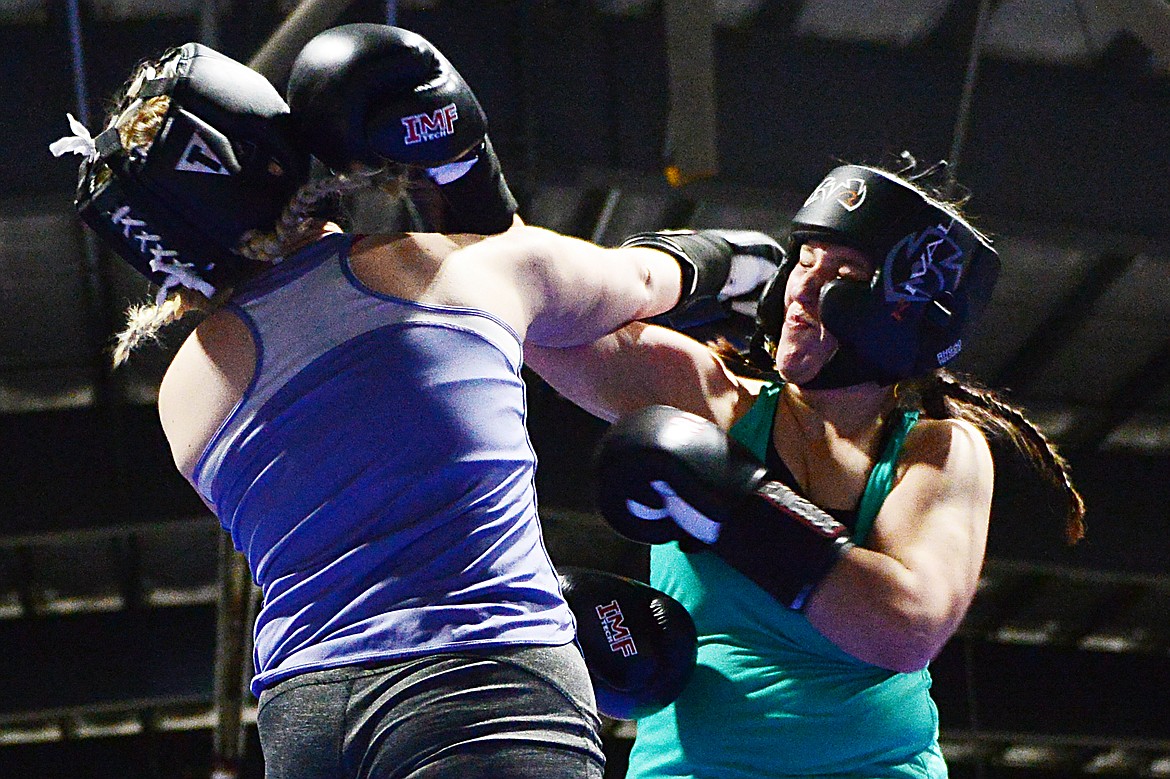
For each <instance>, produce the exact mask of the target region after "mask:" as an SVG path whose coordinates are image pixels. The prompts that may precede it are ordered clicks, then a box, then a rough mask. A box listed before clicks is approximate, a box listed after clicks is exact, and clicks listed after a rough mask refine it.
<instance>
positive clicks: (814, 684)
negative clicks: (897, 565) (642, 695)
mask: <svg viewBox="0 0 1170 779" xmlns="http://www.w3.org/2000/svg"><path fill="white" fill-rule="evenodd" d="M779 391H780V386H779V385H775V384H773V385H767V386H765V387H764V389H763V391H762V392H761V393H760V396H759V398H758V399H757V400H756V403H755V404H754V405H753V407H752V408H751V410H750V411H749V412H748V413H747V414H746V415H744V417H743V418H742V419H741V420H739V422H737V423H736V425H735V426H734V427H733V428H732V429H731V435H732V436H733V437H735V438H736V439H737V440H739V441H740V442H741V443H743V444H744V445H745V446H747V447H748V448H749V449H750V450H751V451H752V452H753V454H755V455H756V457H758V458H759V459H760V461H761V462H764V461H767V460H768V459H769V458H768V457H767V452H768V450H769V449H770V448H771V430H772V420H773V417H774V415H775V412H776V405H777V399H778V398H779ZM917 416H918V415H917V412H908V413H906V414H904V415H902V417H901V418H900V419H896V420H895V421H894V424H893V429H892V431H891V434H890V436H889V440H888V443H887V444H886V446H885V447H884V450H883V452H882V453H881V457H880V459H879V461H878V463H877V464H876V465H875V466H874V468H873V470H872V471H871V473H870V476H869V481H868V483H867V485H866V489H865V491H864V493H863V496H862V499H861V502H860V504H859V506H858V510H857V511H856V512H832V513H834V514H835V515H836V516H838V518H839V519H841V520H842V521H843V522H846V524H848V525H850V527H851V528H852V536H853V540H854V541H855V542H856V543H859V544H864V542H865V538H866V536H867V535H868V533H869V530H870V528H871V527H872V523H873V519H874V517H875V516H876V514H877V512H878V509H879V508H880V507H881V504H882V502H883V501H884V500H885V497H886V496H887V495H888V494H889V492H890V489H891V488H892V482H893V473H894V466H895V464H896V462H897V458H898V454H899V452H900V451H901V447H902V443H903V441H904V440H905V437H906V434H907V433H908V432H909V430H910V428H911V427H912V426H913V425H914V423H915V422H916V420H917ZM792 484H793V485H794V484H795V482H792ZM777 554H778V555H780V552H779V551H778V552H777ZM777 560H778V562H777V564H783V562H782V558H780V557H778V558H777ZM650 583H651V584H652V585H653V586H654V587H656V588H658V589H660V590H662V591H663V592H666V593H667V594H669V595H671V596H673V597H674V598H676V599H677V600H679V601H680V602H681V603H682V604H683V605H684V606H685V607H686V608H687V610H688V611H689V612H690V614H691V616H692V617H694V620H695V624H696V626H697V628H698V632H699V656H698V665H697V667H696V669H695V674H694V676H693V677H692V679H691V681H690V683H689V684H688V685H687V687H686V689H685V690H684V691H683V693H682V695H681V696H679V698H678V700H677V701H675V702H674V703H673V704H671V705H670V706H668V707H666V708H665V709H663V710H662V711H659V712H657V713H655V714H652V715H651V716H649V717H646V718H643V719H640V720H638V731H637V739H636V740H635V742H634V748H633V751H632V753H631V755H630V771H629V774H628V777H629V779H657V778H660V777H692V778H694V779H764V778H765V777H767V778H768V779H774V778H775V777H855V778H856V779H883V778H889V779H895V778H896V779H902V778H908V777H931V778H932V779H940V778H941V777H945V776H946V775H947V769H946V764H945V763H944V762H943V758H942V754H941V752H940V751H939V748H938V712H937V710H936V708H935V705H934V702H933V701H932V700H931V699H930V692H929V691H930V674H929V673H928V672H927V671H926V670H922V671H917V672H914V673H905V674H902V673H895V672H893V671H890V670H886V669H883V668H878V667H876V666H873V665H869V664H868V663H864V662H862V661H861V660H858V659H857V658H855V657H853V656H851V655H849V654H847V653H846V652H844V651H842V650H841V649H840V648H838V647H837V646H836V645H835V644H833V643H832V642H831V641H829V640H828V639H827V638H825V637H824V636H823V635H822V634H821V633H820V632H819V631H817V629H816V628H814V627H813V626H812V625H811V624H810V623H809V621H808V620H807V619H806V618H805V617H804V615H803V614H800V613H799V612H795V611H791V610H789V609H786V608H784V607H783V606H781V605H779V604H778V603H776V601H775V600H773V599H772V597H771V596H770V595H768V594H767V593H765V592H764V591H763V590H761V589H760V588H759V587H758V586H757V585H756V584H755V583H754V582H752V581H750V580H749V579H747V578H746V577H744V576H743V575H742V574H740V573H739V572H738V571H736V570H735V569H733V568H731V567H730V566H728V565H727V564H726V563H724V562H723V561H722V560H720V559H719V558H718V557H716V556H715V555H713V554H710V553H697V554H687V553H684V552H682V551H681V550H680V549H679V547H678V544H675V543H671V544H663V545H660V546H655V547H653V548H652V549H651V557H650Z"/></svg>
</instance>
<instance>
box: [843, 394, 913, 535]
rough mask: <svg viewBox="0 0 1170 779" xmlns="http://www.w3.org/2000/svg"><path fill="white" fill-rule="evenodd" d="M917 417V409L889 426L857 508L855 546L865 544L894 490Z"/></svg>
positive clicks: (908, 412) (903, 413) (906, 413)
mask: <svg viewBox="0 0 1170 779" xmlns="http://www.w3.org/2000/svg"><path fill="white" fill-rule="evenodd" d="M918 416H919V412H918V410H917V409H908V410H904V411H902V413H901V415H900V416H899V417H898V418H896V419H894V420H893V424H891V425H890V428H889V432H888V434H887V435H888V438H887V440H886V445H885V446H884V447H883V449H882V455H881V457H880V458H879V459H878V461H877V462H876V463H875V464H874V466H873V469H872V470H870V472H869V480H868V481H867V482H866V483H865V491H864V492H862V493H861V503H860V504H859V505H858V507H857V526H856V527H855V528H854V529H853V542H854V543H856V544H862V543H864V542H865V539H866V537H867V536H868V535H869V531H870V530H871V529H872V528H873V521H874V519H875V518H876V517H877V514H878V511H879V510H880V509H881V507H882V504H883V503H884V502H885V500H886V497H887V496H888V495H889V494H890V490H892V489H893V488H894V468H895V466H896V465H897V464H898V456H899V455H900V454H901V453H902V445H903V444H904V443H905V442H906V435H907V434H908V433H909V432H910V429H911V428H913V427H914V425H915V424H916V423H917V422H918Z"/></svg>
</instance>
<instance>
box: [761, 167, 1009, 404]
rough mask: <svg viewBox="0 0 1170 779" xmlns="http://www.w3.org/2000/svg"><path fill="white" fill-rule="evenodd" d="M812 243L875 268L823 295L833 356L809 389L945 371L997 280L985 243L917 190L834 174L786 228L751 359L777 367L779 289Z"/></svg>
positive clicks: (850, 172)
mask: <svg viewBox="0 0 1170 779" xmlns="http://www.w3.org/2000/svg"><path fill="white" fill-rule="evenodd" d="M814 239H816V240H823V241H826V242H829V243H838V244H843V245H846V246H851V247H855V248H858V249H861V250H862V251H864V252H866V253H867V254H869V255H870V256H871V257H873V258H874V262H875V265H876V268H875V272H874V274H873V278H872V279H870V281H868V282H862V281H852V280H848V279H835V280H833V281H830V282H828V283H826V284H825V286H824V287H823V288H822V289H821V296H820V318H821V321H822V322H823V323H824V326H825V328H826V329H827V330H828V331H829V332H830V333H832V334H833V336H834V338H836V339H837V341H838V343H839V345H840V346H839V348H838V350H837V352H836V353H835V354H834V355H833V357H832V358H831V359H830V360H829V362H828V363H826V364H825V366H824V368H822V369H821V371H820V372H819V373H818V374H817V376H816V377H815V378H814V379H813V380H812V381H810V382H808V383H807V384H806V385H805V386H807V387H809V388H828V387H844V386H850V385H853V384H861V383H864V382H870V381H876V382H877V383H879V384H892V383H894V382H896V381H899V380H901V379H906V378H910V377H912V376H917V375H921V374H924V373H928V372H930V371H931V370H934V369H935V368H938V367H941V366H943V365H945V364H946V363H948V362H950V361H951V360H952V359H954V358H955V357H956V356H957V355H958V354H959V352H960V350H961V349H962V348H963V335H964V333H965V332H966V331H967V330H968V328H969V327H970V325H971V323H972V322H973V321H974V319H975V318H976V316H977V315H978V314H979V313H980V312H981V311H982V309H983V308H984V307H985V306H986V304H987V302H988V301H989V300H990V298H991V290H992V288H993V287H994V286H995V281H996V278H997V277H998V275H999V256H998V255H997V253H996V251H995V250H994V249H993V248H991V244H990V243H988V241H987V239H985V238H984V237H983V236H981V235H980V234H979V233H978V232H977V231H976V230H975V229H974V228H972V227H971V226H970V225H969V224H967V222H965V221H964V220H963V219H961V218H960V217H958V216H956V215H954V214H952V213H950V212H948V211H947V210H946V209H945V208H943V207H942V206H940V205H939V204H938V203H937V202H935V201H933V200H931V199H930V198H929V197H927V196H926V195H924V194H923V193H922V192H920V191H919V190H918V189H915V188H914V187H912V186H910V185H908V184H906V183H905V182H902V181H899V180H898V179H896V178H894V177H892V176H890V175H889V174H887V173H884V172H882V171H879V170H875V169H873V168H867V167H862V166H858V165H844V166H841V167H838V168H835V169H833V170H832V171H830V172H829V175H828V176H826V177H825V180H824V181H822V182H821V183H820V184H819V185H818V186H817V188H816V189H814V190H813V192H812V194H811V195H809V197H808V199H807V200H806V201H805V203H804V206H803V207H802V208H801V209H800V210H799V211H798V212H797V213H796V216H795V217H794V218H793V221H792V232H791V237H790V239H789V245H788V258H787V260H786V261H785V263H784V264H783V265H782V266H781V267H780V269H779V271H778V272H777V274H776V276H775V277H773V278H772V280H771V281H770V282H769V283H768V284H767V285H766V286H765V288H764V290H763V292H762V293H761V295H760V303H759V308H758V310H757V315H756V335H755V337H754V338H753V342H752V343H753V351H754V352H756V355H757V357H762V356H763V355H764V354H766V355H767V358H768V359H769V360H771V359H774V358H775V354H776V343H777V340H778V339H779V337H780V329H781V327H782V326H783V323H784V313H785V305H784V288H785V285H786V284H787V281H788V276H789V274H790V273H791V272H792V269H793V267H794V266H795V264H796V263H797V262H798V261H799V257H800V247H801V245H802V244H804V243H806V242H808V241H810V240H814Z"/></svg>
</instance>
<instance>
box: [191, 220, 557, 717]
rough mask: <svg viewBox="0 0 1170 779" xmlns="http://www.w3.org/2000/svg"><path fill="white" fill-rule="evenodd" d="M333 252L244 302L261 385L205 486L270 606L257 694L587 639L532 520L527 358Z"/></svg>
mask: <svg viewBox="0 0 1170 779" xmlns="http://www.w3.org/2000/svg"><path fill="white" fill-rule="evenodd" d="M351 241H352V238H351V237H350V236H347V235H334V236H329V237H326V238H324V239H322V240H320V241H319V242H317V243H316V244H314V245H313V246H311V247H309V248H308V249H306V250H304V251H302V252H300V253H299V254H297V255H296V256H294V257H292V258H289V259H287V260H285V261H284V262H283V263H281V264H280V265H278V266H276V267H275V268H274V269H273V270H271V271H270V272H268V273H266V274H264V275H263V276H261V277H259V278H258V279H257V280H255V282H253V283H251V284H249V285H246V286H245V287H243V288H241V289H240V290H239V291H238V292H237V294H236V295H235V296H234V297H233V299H232V302H231V304H230V306H231V309H232V310H233V311H234V312H235V313H236V314H237V315H239V316H240V317H241V318H242V319H243V321H244V322H246V323H247V325H248V327H249V328H250V329H251V332H252V336H253V339H254V341H255V343H256V345H257V362H256V371H255V376H254V377H253V379H252V382H251V385H250V386H249V387H248V389H247V391H246V392H245V394H244V397H243V399H242V400H241V401H240V402H239V404H238V405H237V406H236V408H235V409H234V410H233V411H232V412H231V414H230V415H229V417H228V418H227V419H226V420H225V421H224V423H223V425H222V426H221V428H220V429H219V431H218V432H217V433H216V434H215V436H214V437H213V438H212V440H211V442H210V444H209V445H208V447H207V449H206V450H205V452H204V453H203V455H202V457H201V459H200V461H199V463H198V464H197V466H196V469H195V472H194V475H193V479H192V480H193V483H194V485H195V487H196V489H197V490H198V491H199V493H200V494H201V495H202V496H203V498H204V500H205V501H207V503H208V505H210V506H211V507H212V509H213V510H214V511H215V513H216V515H217V516H218V517H219V519H220V522H221V524H222V525H223V526H224V528H225V529H226V530H227V531H228V532H230V533H231V537H232V540H233V542H234V543H235V546H236V548H237V549H239V550H241V551H242V552H243V553H244V555H245V556H246V557H247V560H248V564H249V566H250V567H251V571H252V575H253V577H254V578H255V580H256V582H257V583H258V584H259V585H260V587H261V588H262V590H263V595H264V600H263V606H262V608H261V610H260V613H259V615H258V617H257V620H256V626H255V653H254V654H255V658H254V659H255V664H256V675H255V677H254V679H253V681H252V691H253V693H255V694H257V695H258V694H259V693H260V691H261V690H262V689H264V688H265V687H267V686H269V685H271V684H273V683H274V682H276V681H279V680H280V679H283V678H286V677H288V676H292V675H294V674H298V673H303V672H305V671H312V670H319V669H324V668H331V667H336V666H342V665H352V664H355V663H365V662H370V661H377V660H385V659H391V658H400V657H405V656H411V655H418V654H423V653H432V652H437V651H442V650H458V649H462V648H470V647H493V646H502V645H515V644H534V645H561V644H565V643H568V642H570V641H572V640H573V636H574V631H575V625H574V622H573V616H572V614H571V612H570V611H569V609H568V606H567V605H566V604H565V602H564V600H563V598H562V597H561V594H560V587H559V585H558V582H557V578H556V575H555V572H554V570H553V566H552V563H551V561H550V560H549V557H548V554H547V553H546V551H545V548H544V544H543V540H542V537H541V532H540V526H539V523H538V520H537V511H536V494H535V487H534V482H533V478H534V473H535V467H536V456H535V453H534V451H533V449H532V445H531V443H530V441H529V439H528V434H527V430H526V427H525V415H526V405H525V388H524V383H523V381H522V379H521V377H520V366H521V361H522V360H521V358H522V354H521V345H520V341H519V339H518V337H517V335H516V333H515V332H514V331H513V330H512V329H511V328H509V327H508V326H507V325H506V324H504V323H503V322H501V321H500V320H499V319H497V318H495V317H493V316H492V315H490V314H487V313H484V312H482V311H476V310H471V309H459V308H448V307H439V306H430V305H423V304H420V303H417V302H412V301H408V300H402V299H398V298H394V297H390V296H387V295H383V294H379V293H376V292H374V291H372V290H370V289H369V288H367V287H365V286H364V285H363V284H362V283H361V282H360V281H358V280H357V278H356V277H355V276H354V275H353V273H352V271H351V270H350V267H349V259H348V258H349V248H350V245H351Z"/></svg>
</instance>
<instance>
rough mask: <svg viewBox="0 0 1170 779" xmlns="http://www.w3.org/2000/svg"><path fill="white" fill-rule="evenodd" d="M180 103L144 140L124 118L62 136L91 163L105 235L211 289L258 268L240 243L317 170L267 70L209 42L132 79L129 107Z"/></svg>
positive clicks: (61, 145)
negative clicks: (156, 100) (129, 139)
mask: <svg viewBox="0 0 1170 779" xmlns="http://www.w3.org/2000/svg"><path fill="white" fill-rule="evenodd" d="M160 96H167V97H169V98H170V105H169V107H168V109H167V112H166V115H165V117H164V118H163V120H162V122H161V124H160V126H159V129H158V132H157V134H156V135H155V137H154V139H153V141H152V142H151V143H150V144H149V146H148V147H146V148H145V149H144V148H143V147H139V146H135V147H133V148H129V149H127V148H125V147H124V146H123V145H122V141H121V138H120V136H119V134H118V129H117V125H118V121H117V120H116V121H114V122H112V123H111V125H110V126H109V127H108V128H107V129H106V130H105V131H104V132H102V133H100V134H99V135H98V136H97V137H96V138H92V139H91V138H89V135H88V133H86V132H84V127H81V126H80V125H79V124H77V123H76V122H75V121H72V117H70V119H71V122H70V124H71V126H73V129H74V132H75V133H77V135H76V136H75V137H73V138H69V139H62V141H59V142H58V143H56V144H54V145H53V147H52V150H53V152H54V154H62V153H65V152H68V151H75V152H77V153H80V154H83V155H84V156H85V157H86V159H85V161H84V162H82V164H81V170H80V172H79V181H78V186H77V195H76V200H75V206H76V208H77V211H78V213H79V214H80V216H81V218H82V220H84V221H85V223H86V224H88V225H89V226H90V227H91V228H93V230H94V232H96V233H97V234H98V235H99V236H100V237H101V238H102V240H103V241H104V242H105V243H106V244H107V245H108V246H110V248H112V249H113V250H114V251H116V252H117V253H118V254H119V255H121V257H122V258H123V259H124V260H126V261H127V262H128V263H130V265H131V266H133V267H134V269H135V270H137V271H138V272H139V273H141V274H143V275H144V276H146V277H147V278H149V279H150V280H151V281H153V282H154V283H156V284H158V285H159V286H160V290H159V296H160V299H161V298H162V297H163V296H165V295H166V293H167V291H168V290H169V289H171V288H172V287H175V286H184V287H189V288H191V289H195V290H198V291H199V292H202V293H203V294H205V295H208V296H210V295H212V294H214V293H215V291H216V290H217V289H219V288H221V287H223V286H229V285H231V284H234V283H235V282H237V281H239V280H240V279H242V278H243V277H245V276H246V275H248V274H249V273H250V272H252V271H253V270H255V269H256V268H257V267H259V264H258V263H256V262H254V261H252V260H248V259H245V258H244V257H242V256H240V255H239V254H236V253H235V252H234V251H233V250H234V249H235V247H236V246H238V245H239V243H240V239H241V237H242V236H243V235H244V234H245V233H247V232H248V231H251V230H260V231H264V232H267V231H269V230H271V229H272V228H273V225H274V224H275V223H276V220H277V218H278V217H279V216H280V213H281V211H282V209H283V208H284V206H285V204H286V203H287V202H288V200H289V199H290V198H291V197H292V195H293V193H294V192H296V190H297V188H298V187H299V186H300V185H301V184H302V183H304V181H305V180H306V179H307V178H308V173H309V156H308V154H307V153H306V152H304V151H303V150H301V149H300V148H298V147H297V144H296V143H295V142H294V140H293V137H292V135H291V132H290V130H291V127H290V124H289V116H288V113H289V109H288V105H287V104H285V102H284V100H283V99H281V97H280V94H279V93H278V92H277V91H276V89H275V88H274V87H273V86H272V85H271V84H270V83H269V82H268V80H267V79H265V78H264V77H263V76H261V75H260V74H259V73H257V72H256V71H254V70H252V69H251V68H249V67H247V66H245V65H243V64H241V63H239V62H236V61H235V60H233V59H230V58H229V57H226V56H224V55H223V54H220V53H219V52H217V51H214V50H212V49H209V48H207V47H206V46H203V45H201V44H198V43H188V44H186V45H184V46H181V47H179V48H177V49H172V50H171V51H169V52H167V53H166V54H165V55H163V57H162V59H161V60H160V62H159V66H158V67H157V68H156V69H155V70H154V71H153V72H151V71H146V75H145V77H143V78H140V79H139V80H138V82H137V83H136V84H135V85H134V86H133V87H131V91H130V92H129V93H128V94H127V96H126V97H127V99H128V100H131V101H133V102H131V103H130V104H129V106H128V108H124V109H123V110H122V114H123V116H125V115H126V114H127V113H129V112H131V111H134V110H136V109H137V108H138V107H139V106H140V105H141V103H143V102H144V101H146V100H148V99H149V98H152V97H160Z"/></svg>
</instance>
